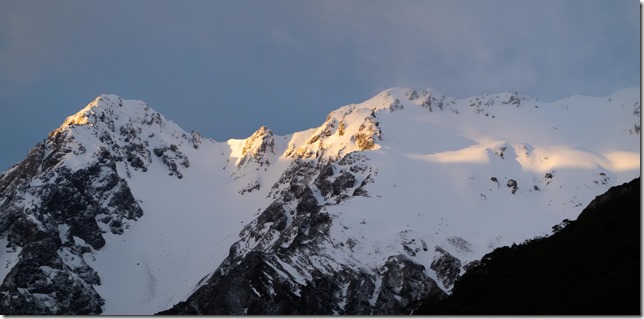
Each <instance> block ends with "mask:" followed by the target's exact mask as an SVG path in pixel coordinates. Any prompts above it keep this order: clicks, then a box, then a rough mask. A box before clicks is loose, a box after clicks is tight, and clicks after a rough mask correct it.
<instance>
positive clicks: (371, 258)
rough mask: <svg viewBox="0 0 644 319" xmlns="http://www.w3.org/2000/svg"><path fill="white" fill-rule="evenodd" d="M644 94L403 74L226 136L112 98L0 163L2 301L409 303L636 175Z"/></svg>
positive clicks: (205, 305) (74, 306) (40, 305)
mask: <svg viewBox="0 0 644 319" xmlns="http://www.w3.org/2000/svg"><path fill="white" fill-rule="evenodd" d="M639 95H640V91H639V89H626V90H622V91H619V92H616V93H614V94H612V95H611V96H608V97H586V96H573V97H570V98H567V99H563V100H560V101H556V102H551V103H545V102H540V101H539V100H538V99H536V98H532V97H527V96H523V95H520V94H518V93H516V92H515V93H499V94H486V95H483V96H476V97H470V98H465V99H454V98H451V97H448V96H445V95H443V94H441V93H439V92H437V91H435V90H431V89H426V90H413V89H403V88H392V89H388V90H386V91H383V92H381V93H380V94H378V95H376V96H375V97H373V98H371V99H369V100H367V101H364V102H362V103H359V104H350V105H347V106H343V107H341V108H339V109H337V110H335V111H332V112H331V113H330V114H329V115H328V116H327V118H326V120H325V121H324V122H323V123H322V125H320V126H319V127H317V128H312V129H309V130H306V131H302V132H296V133H293V134H290V135H286V136H277V135H274V134H273V133H272V131H271V130H270V129H269V128H266V127H261V128H259V129H258V130H257V131H256V132H255V133H253V134H252V135H251V136H250V137H249V138H247V139H243V140H235V139H233V140H229V141H226V142H217V141H214V140H212V139H209V138H207V137H204V136H202V135H201V134H199V133H198V132H195V131H193V132H190V133H188V132H186V131H184V130H183V129H181V128H180V127H179V126H178V125H176V124H175V123H173V122H172V121H170V120H168V119H166V118H165V117H164V116H163V115H161V114H159V113H157V112H155V111H154V110H153V109H152V108H150V107H149V106H148V105H146V104H145V103H143V102H141V101H134V100H124V99H122V98H120V97H118V96H116V95H101V96H99V97H98V98H96V100H94V101H93V102H91V103H90V104H89V105H88V106H87V107H85V108H84V109H82V110H81V111H80V112H78V113H77V114H75V115H72V116H70V117H69V118H67V119H66V120H65V122H64V123H63V124H62V125H61V126H60V127H59V128H57V129H56V130H54V131H52V132H51V133H50V134H49V136H48V137H47V139H45V140H44V141H43V142H41V143H39V144H38V145H36V146H35V147H34V148H33V149H32V150H31V151H30V153H29V154H28V155H27V157H26V158H25V160H23V161H22V162H20V163H18V164H16V165H14V166H13V167H12V168H10V169H9V170H7V171H6V172H4V173H2V174H1V175H0V241H1V243H2V245H3V246H5V247H6V248H4V249H2V250H0V265H3V267H0V275H1V276H2V278H3V282H2V285H0V292H2V294H1V295H0V312H2V313H5V314H45V313H54V314H98V313H101V314H111V315H116V314H127V315H144V314H154V313H158V312H162V311H164V313H181V314H224V313H237V314H242V313H243V314H402V313H409V312H410V310H411V309H412V308H413V307H414V305H415V303H416V302H417V301H418V300H420V299H423V298H426V297H428V296H435V298H439V299H440V298H443V297H444V296H445V294H447V293H449V292H450V289H451V288H452V286H453V284H454V281H455V279H456V278H457V277H458V276H459V275H460V274H461V273H463V272H464V271H465V269H466V268H467V266H468V264H469V263H471V262H476V260H477V259H479V258H481V257H482V256H483V255H484V254H486V253H488V252H490V251H492V250H493V249H494V248H496V247H500V246H504V245H508V244H512V243H519V242H522V241H524V240H526V239H530V238H533V237H535V236H543V235H547V234H549V233H550V231H551V228H552V226H553V225H556V224H559V223H561V222H562V220H564V219H575V218H576V217H577V216H578V215H579V213H580V212H581V210H582V209H583V208H584V207H585V206H586V205H587V204H588V203H589V202H590V201H591V200H592V199H593V198H594V197H595V196H597V195H599V194H602V193H604V192H605V191H606V190H607V189H608V188H610V187H611V186H614V185H619V184H622V183H624V182H627V181H630V180H631V179H633V178H634V177H637V176H639V170H640V100H639Z"/></svg>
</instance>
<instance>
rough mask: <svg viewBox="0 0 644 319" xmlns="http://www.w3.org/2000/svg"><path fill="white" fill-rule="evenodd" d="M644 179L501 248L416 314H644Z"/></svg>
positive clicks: (598, 198) (626, 184) (629, 184)
mask: <svg viewBox="0 0 644 319" xmlns="http://www.w3.org/2000/svg"><path fill="white" fill-rule="evenodd" d="M640 216H641V215H640V179H639V178H637V179H635V180H633V181H631V182H629V183H625V184H623V185H620V186H615V187H612V188H611V189H609V190H608V191H607V192H606V193H605V194H603V195H601V196H598V197H596V198H595V199H594V200H593V201H592V202H591V203H590V204H589V205H588V207H587V208H586V209H584V211H583V212H582V213H581V215H580V216H579V218H578V219H577V220H576V221H572V222H570V223H568V225H566V226H565V227H562V229H561V230H559V231H558V232H556V233H555V234H553V235H552V236H549V237H546V238H538V239H533V240H530V241H527V242H525V243H523V244H521V245H513V246H512V247H502V248H498V249H496V250H494V251H493V252H492V253H490V254H487V255H485V256H484V257H483V258H482V259H481V263H480V265H478V266H476V267H474V268H473V269H472V270H470V271H469V272H467V273H465V274H464V275H463V276H462V277H461V278H460V279H459V280H458V281H457V283H456V284H455V286H454V289H453V293H452V295H451V296H450V297H448V298H447V299H445V300H443V301H441V302H438V303H436V304H431V303H424V304H422V305H421V306H420V307H419V308H418V309H417V310H416V311H415V314H441V315H444V314H460V315H484V314H495V315H503V314H514V315H537V314H559V315H593V314H595V315H641V313H642V312H641V301H640V300H641V286H640V278H641V271H640V269H641V268H640V266H641V261H640V256H641V251H640V249H641V244H640V231H641V227H640V218H641V217H640Z"/></svg>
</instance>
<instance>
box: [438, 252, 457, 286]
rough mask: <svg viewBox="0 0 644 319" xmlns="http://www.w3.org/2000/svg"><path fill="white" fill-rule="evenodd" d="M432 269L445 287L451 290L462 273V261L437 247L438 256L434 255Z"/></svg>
mask: <svg viewBox="0 0 644 319" xmlns="http://www.w3.org/2000/svg"><path fill="white" fill-rule="evenodd" d="M431 268H432V269H433V270H434V271H436V275H437V276H438V279H440V281H441V282H442V283H443V286H445V288H448V289H450V288H452V286H453V285H454V281H456V278H458V275H459V274H460V273H461V261H460V260H458V258H456V257H454V256H452V255H451V254H450V253H448V252H447V251H445V250H444V249H443V248H440V247H436V255H434V261H432V265H431Z"/></svg>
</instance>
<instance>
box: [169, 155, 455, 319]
mask: <svg viewBox="0 0 644 319" xmlns="http://www.w3.org/2000/svg"><path fill="white" fill-rule="evenodd" d="M365 160H366V159H365V158H363V157H361V156H360V155H358V154H353V153H352V154H350V155H347V156H346V157H345V158H343V160H341V161H340V162H338V163H326V164H323V163H320V164H317V165H316V164H315V162H313V161H302V160H296V161H294V162H293V164H292V165H291V167H290V168H289V169H288V170H286V172H285V173H284V174H283V175H282V177H281V178H280V180H279V181H278V183H276V184H275V185H274V186H273V190H272V192H271V194H272V196H273V198H274V201H273V203H272V204H271V205H270V206H269V207H268V208H267V209H266V210H264V211H263V212H262V213H261V214H260V215H259V216H258V217H257V218H256V219H255V220H254V221H253V222H251V223H249V224H248V225H246V226H245V227H244V229H243V230H242V232H241V234H240V237H241V239H240V241H238V242H237V243H235V244H234V245H233V246H232V247H231V249H230V253H229V255H228V257H227V258H226V260H224V262H223V263H222V264H221V265H220V266H219V268H218V269H217V270H216V271H215V272H214V273H213V274H212V275H211V276H210V278H208V280H207V281H206V282H205V284H204V285H203V286H201V287H200V288H199V289H198V290H197V291H196V292H195V293H194V294H193V295H191V296H190V297H189V298H188V299H187V300H186V301H185V302H181V303H179V304H177V305H175V306H174V307H172V308H171V309H169V310H167V311H164V312H162V314H184V315H187V314H209V315H213V314H318V315H319V314H328V315H330V314H381V315H382V314H389V315H391V314H403V313H408V312H409V307H410V305H412V304H413V303H414V302H415V301H416V300H418V299H420V298H424V297H428V298H437V299H440V298H443V297H444V296H445V292H443V291H442V290H441V289H440V288H439V287H438V285H437V284H436V282H434V281H433V280H432V279H431V278H429V277H428V276H427V275H426V274H425V271H424V267H423V266H422V265H419V264H417V263H416V262H414V261H412V260H410V259H408V258H407V257H405V256H404V255H395V256H390V257H389V258H388V259H387V260H386V261H384V263H383V264H382V265H381V266H379V267H377V268H375V269H361V268H353V267H352V266H351V265H350V264H346V263H344V262H343V261H342V260H338V259H337V258H336V257H334V255H333V254H330V252H331V250H344V249H346V250H347V252H349V251H350V250H351V249H352V247H350V245H349V246H345V245H344V244H343V243H342V244H340V243H337V242H335V241H334V239H333V238H331V237H330V233H329V229H330V227H331V225H332V223H333V219H332V218H331V216H329V214H328V213H326V211H325V209H324V207H325V205H333V204H336V203H338V202H340V201H342V200H344V199H346V198H348V197H349V196H350V195H348V194H353V193H355V192H356V190H357V189H358V188H359V187H360V186H361V185H362V186H364V185H366V183H368V180H369V178H370V175H369V168H368V165H366V164H365V163H364V161H365ZM314 192H319V193H320V195H318V196H321V197H322V198H324V202H319V201H318V199H317V198H316V197H317V196H316V195H315V194H314Z"/></svg>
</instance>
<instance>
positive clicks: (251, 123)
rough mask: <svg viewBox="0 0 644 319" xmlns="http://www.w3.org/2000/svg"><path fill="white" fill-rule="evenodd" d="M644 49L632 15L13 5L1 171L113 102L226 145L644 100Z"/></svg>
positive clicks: (284, 5)
mask: <svg viewBox="0 0 644 319" xmlns="http://www.w3.org/2000/svg"><path fill="white" fill-rule="evenodd" d="M639 41H640V39H639V4H638V3H636V2H634V1H628V0H624V1H593V0H575V1H563V0H543V1H522V0H519V1H510V0H496V1H489V0H488V1H477V0H457V1H412V0H405V1H196V0H190V1H159V0H157V1H72V0H63V1H4V2H0V111H2V115H3V116H2V117H0V133H1V134H2V135H3V139H2V142H0V148H1V149H3V152H4V154H3V156H2V158H0V170H4V169H5V168H7V167H8V166H9V165H11V164H13V163H15V162H16V161H18V160H20V159H21V158H22V157H24V155H25V154H26V152H27V151H28V149H29V147H31V146H32V145H33V144H35V143H36V142H37V141H39V140H40V139H42V138H44V137H45V136H46V134H47V133H48V132H49V131H50V130H52V129H54V128H55V127H57V126H58V125H59V124H60V123H61V122H62V121H63V120H64V118H65V117H66V116H67V115H70V114H72V113H75V112H76V111H77V110H79V109H80V108H82V107H83V106H84V105H86V104H87V103H88V102H89V101H91V100H92V99H93V98H94V97H95V96H97V95H99V94H101V93H114V94H118V95H121V96H123V97H124V98H129V99H141V100H144V101H146V102H148V104H150V105H151V106H152V107H153V108H155V109H156V110H158V111H159V112H161V113H163V114H165V115H166V116H167V117H168V118H170V119H172V120H174V121H176V122H177V123H179V124H180V125H181V126H182V127H183V128H184V129H186V130H191V129H197V130H199V131H202V133H203V134H204V135H206V136H210V137H213V138H215V139H217V140H225V139H228V138H232V137H235V138H243V137H246V136H249V135H250V134H251V133H252V132H253V131H254V130H255V129H256V128H257V127H259V126H260V125H267V126H268V127H270V128H272V129H273V130H274V131H275V132H277V133H278V134H286V133H289V132H293V131H296V130H303V129H307V128H309V127H313V126H317V125H318V124H319V123H320V122H321V121H323V120H324V116H325V115H326V114H327V113H328V112H329V111H331V110H332V109H334V108H337V107H339V106H341V105H344V104H348V103H356V102H360V101H361V100H364V99H366V98H369V97H370V96H372V95H373V94H375V93H377V92H379V91H380V90H383V89H386V88H388V87H391V86H403V87H421V88H422V87H433V88H435V89H437V90H439V91H442V92H444V93H446V94H449V95H453V96H455V97H466V96H470V95H475V94H481V93H487V92H500V91H514V90H518V91H519V92H521V93H524V94H528V95H533V96H538V97H539V98H541V99H542V100H554V99H558V98H562V97H566V96H570V95H574V94H587V95H607V94H610V93H612V92H613V91H615V90H618V89H621V88H625V87H633V86H639ZM7 137H11V138H7Z"/></svg>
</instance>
